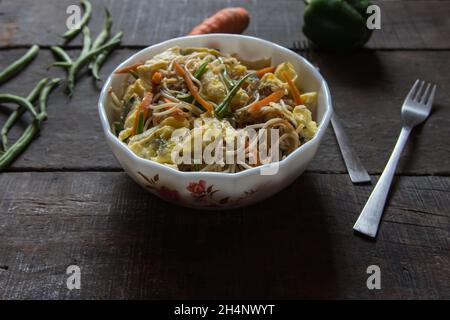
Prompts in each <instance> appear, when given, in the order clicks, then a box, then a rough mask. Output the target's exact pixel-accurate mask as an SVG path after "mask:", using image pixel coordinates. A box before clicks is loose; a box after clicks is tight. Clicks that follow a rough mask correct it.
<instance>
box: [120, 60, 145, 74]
mask: <svg viewBox="0 0 450 320" xmlns="http://www.w3.org/2000/svg"><path fill="white" fill-rule="evenodd" d="M143 64H144V63H143V62H139V63H135V64H132V65H129V66H126V67H123V68H120V69H117V70H116V71H114V73H129V72H131V71H136V69H137V67H139V66H142V65H143Z"/></svg>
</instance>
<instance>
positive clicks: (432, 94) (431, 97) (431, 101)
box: [426, 85, 436, 106]
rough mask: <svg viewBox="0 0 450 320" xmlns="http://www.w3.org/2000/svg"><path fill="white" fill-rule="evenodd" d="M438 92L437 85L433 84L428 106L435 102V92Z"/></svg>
mask: <svg viewBox="0 0 450 320" xmlns="http://www.w3.org/2000/svg"><path fill="white" fill-rule="evenodd" d="M435 93H436V85H434V86H433V89H431V93H430V96H429V97H428V99H427V101H426V103H427V106H431V105H432V104H433V100H434V94H435Z"/></svg>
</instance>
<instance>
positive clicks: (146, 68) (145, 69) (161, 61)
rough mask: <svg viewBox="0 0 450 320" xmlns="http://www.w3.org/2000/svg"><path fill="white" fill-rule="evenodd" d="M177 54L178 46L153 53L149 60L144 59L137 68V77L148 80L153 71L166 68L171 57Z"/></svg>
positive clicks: (175, 56) (178, 54)
mask: <svg viewBox="0 0 450 320" xmlns="http://www.w3.org/2000/svg"><path fill="white" fill-rule="evenodd" d="M179 56H180V47H172V48H170V49H167V50H166V51H163V52H161V53H160V54H157V55H155V56H154V57H153V58H151V59H150V60H147V61H145V64H143V65H142V66H139V67H138V68H137V73H138V75H139V78H140V79H144V80H147V81H148V80H149V79H151V77H152V75H153V73H154V72H155V71H157V70H159V69H164V68H166V67H167V66H168V65H169V63H170V62H171V61H172V60H173V59H175V58H177V57H179Z"/></svg>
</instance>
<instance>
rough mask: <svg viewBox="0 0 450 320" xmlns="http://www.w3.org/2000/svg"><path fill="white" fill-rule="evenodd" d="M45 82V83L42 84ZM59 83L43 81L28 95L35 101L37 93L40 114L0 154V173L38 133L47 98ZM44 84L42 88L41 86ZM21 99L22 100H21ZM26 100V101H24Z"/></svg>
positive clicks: (55, 80)
mask: <svg viewBox="0 0 450 320" xmlns="http://www.w3.org/2000/svg"><path fill="white" fill-rule="evenodd" d="M44 80H45V82H44ZM59 82H60V79H58V78H55V79H52V80H50V81H48V79H43V80H41V81H40V82H39V84H38V85H37V86H36V87H35V88H34V89H33V90H32V91H31V93H30V94H29V95H28V98H29V99H30V100H35V99H36V97H37V94H38V93H39V105H40V112H39V114H38V115H36V116H35V118H34V119H33V122H32V123H31V124H30V125H29V126H28V127H27V128H26V129H25V131H24V132H23V133H22V135H21V136H20V137H19V139H17V141H16V142H15V143H14V144H13V145H12V146H11V147H10V148H9V149H7V150H5V152H4V153H2V154H0V171H1V170H4V169H5V168H6V167H7V166H8V165H9V164H10V163H11V162H12V161H13V160H14V159H15V158H17V156H18V155H19V154H20V153H22V152H23V151H24V150H25V149H26V147H27V146H28V145H29V144H30V142H31V141H32V140H33V138H34V137H35V136H36V134H38V133H39V131H40V127H41V123H42V121H44V120H46V119H47V105H46V104H47V98H48V95H49V93H50V92H51V91H52V89H53V88H55V87H56V85H58V84H59ZM42 83H44V86H43V85H42ZM22 99H23V98H22ZM25 100H26V99H25Z"/></svg>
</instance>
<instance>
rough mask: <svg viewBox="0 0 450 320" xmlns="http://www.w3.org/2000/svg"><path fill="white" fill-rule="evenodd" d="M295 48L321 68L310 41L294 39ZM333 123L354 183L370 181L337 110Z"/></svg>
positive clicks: (332, 118)
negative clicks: (315, 60) (315, 58)
mask: <svg viewBox="0 0 450 320" xmlns="http://www.w3.org/2000/svg"><path fill="white" fill-rule="evenodd" d="M294 50H295V51H297V52H302V53H301V54H302V56H303V57H304V58H305V59H306V60H308V61H309V62H311V63H312V64H313V65H314V66H315V67H316V68H317V69H319V68H318V67H317V65H316V64H315V63H314V62H313V56H312V52H311V51H312V50H311V46H310V45H309V41H307V40H302V41H294ZM331 125H332V126H333V129H334V134H335V135H336V140H337V142H338V144H339V148H340V150H341V153H342V157H343V158H344V163H345V166H346V168H347V171H348V174H349V175H350V180H352V182H353V183H367V182H370V176H369V173H368V172H367V170H366V168H364V166H363V164H362V162H361V160H360V159H359V157H358V155H357V154H356V152H355V150H354V149H353V148H352V146H351V145H350V140H349V139H348V137H347V134H346V133H345V131H344V126H343V125H342V123H341V120H340V119H339V117H338V116H337V115H336V111H334V112H333V115H332V116H331Z"/></svg>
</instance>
